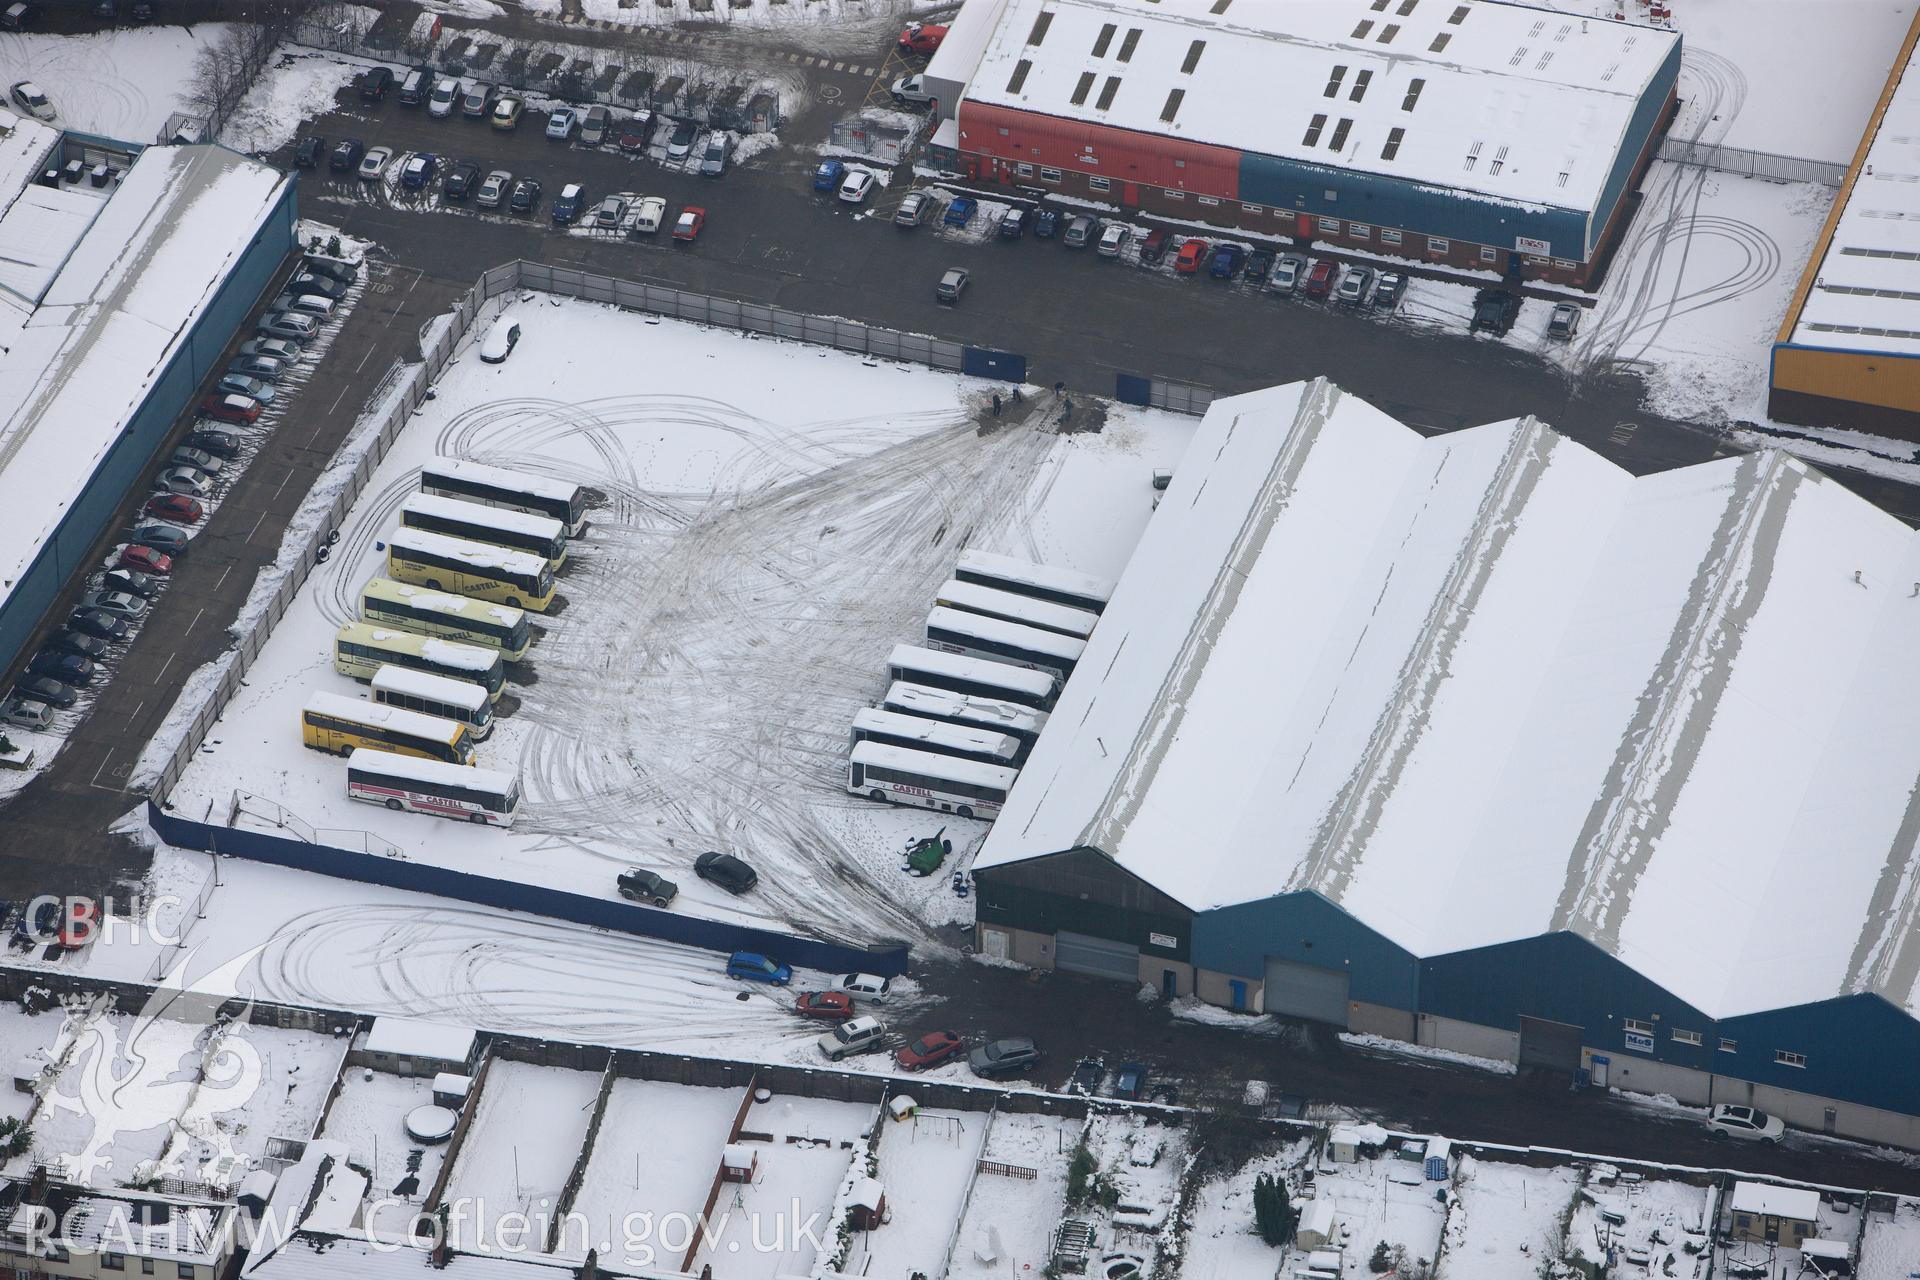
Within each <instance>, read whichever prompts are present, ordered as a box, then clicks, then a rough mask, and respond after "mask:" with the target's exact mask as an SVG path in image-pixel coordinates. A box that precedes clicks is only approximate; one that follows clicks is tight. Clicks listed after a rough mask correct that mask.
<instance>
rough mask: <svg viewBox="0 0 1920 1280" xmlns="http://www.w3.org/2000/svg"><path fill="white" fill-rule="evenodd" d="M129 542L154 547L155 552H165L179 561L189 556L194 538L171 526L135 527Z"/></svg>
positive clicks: (128, 538) (145, 525)
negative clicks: (184, 556) (189, 549)
mask: <svg viewBox="0 0 1920 1280" xmlns="http://www.w3.org/2000/svg"><path fill="white" fill-rule="evenodd" d="M127 541H129V542H137V543H139V544H140V545H141V546H143V547H152V548H153V549H154V550H155V551H164V552H166V553H167V554H168V555H170V556H172V557H173V558H174V559H175V560H178V559H179V558H180V557H181V556H183V555H185V554H187V544H188V543H190V542H192V541H193V538H192V537H191V536H190V535H189V534H188V533H187V532H186V530H184V529H176V528H174V527H173V526H172V525H170V524H142V525H135V526H134V529H133V532H132V533H131V534H129V535H128V537H127Z"/></svg>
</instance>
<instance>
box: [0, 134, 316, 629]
mask: <svg viewBox="0 0 1920 1280" xmlns="http://www.w3.org/2000/svg"><path fill="white" fill-rule="evenodd" d="M49 132H50V131H49ZM21 134H22V127H21V126H18V125H16V126H15V127H14V128H13V129H12V130H11V132H10V133H9V132H7V131H6V130H5V125H4V121H0V206H5V207H6V215H5V216H4V220H0V242H4V243H5V244H6V245H7V246H8V247H9V248H10V249H11V247H12V246H13V245H14V243H15V240H14V237H16V236H18V237H19V238H20V242H21V243H22V244H25V243H26V242H27V241H28V240H29V239H30V240H31V241H32V243H33V246H34V247H33V249H32V252H31V253H30V254H29V255H27V256H28V257H29V258H30V259H31V260H30V261H29V262H27V263H25V264H22V265H21V267H20V269H19V270H18V271H12V272H8V273H7V274H6V275H5V277H4V278H3V279H0V283H4V284H6V285H8V286H9V287H10V288H13V289H15V290H21V286H22V285H25V286H27V290H25V291H26V292H27V293H28V297H30V298H31V297H32V296H34V295H35V294H38V295H39V296H38V301H37V305H29V304H28V303H27V302H25V301H23V300H22V299H21V298H19V297H15V296H13V295H11V294H8V293H6V292H3V291H0V299H4V300H5V302H4V304H0V512H5V513H6V515H5V519H4V522H0V601H3V600H4V599H5V597H6V596H7V595H8V594H10V593H11V590H12V584H14V583H16V582H18V581H19V580H20V577H21V575H22V573H23V572H24V571H25V570H26V568H27V567H28V566H29V565H30V564H32V562H33V560H34V557H35V556H37V555H38V554H39V552H40V548H41V545H42V544H43V543H44V542H45V541H46V539H47V537H48V535H49V534H51V532H52V531H53V529H54V527H55V526H56V525H57V524H58V523H59V521H60V520H61V518H62V517H63V516H64V515H65V514H66V511H67V508H68V506H69V505H70V504H71V503H72V502H73V501H74V499H75V498H76V497H78V495H79V494H80V492H81V490H82V488H83V487H84V486H85V485H86V483H87V481H88V480H89V479H90V478H91V477H92V475H93V473H94V470H95V468H96V467H97V466H98V465H99V463H100V461H101V459H102V458H103V457H104V456H105V455H106V452H107V450H108V449H109V448H110V447H111V446H112V445H113V443H114V441H115V440H116V439H118V438H119V435H120V432H121V430H122V428H123V427H124V426H125V424H126V421H127V419H128V417H129V416H130V415H131V414H132V413H133V411H134V410H135V408H136V407H137V406H139V405H140V403H141V402H142V401H144V400H145V398H146V396H147V394H148V393H149V392H150V391H151V390H152V388H153V385H154V381H155V379H156V378H157V377H158V375H159V374H160V372H161V371H162V370H164V369H165V368H166V365H167V362H168V360H170V359H171V358H172V356H173V354H174V352H175V350H176V349H177V348H178V346H179V345H180V343H181V342H183V341H184V340H185V339H186V336H187V334H188V333H189V332H190V330H191V328H192V326H193V324H194V322H195V321H196V320H197V319H198V318H199V316H200V314H201V312H202V311H203V310H204V309H205V308H206V306H207V305H208V304H209V303H210V302H211V301H212V299H213V297H214V295H215V293H216V292H217V291H218V289H219V287H220V285H221V283H222V282H223V281H224V280H225V279H226V277H227V273H228V272H229V271H230V270H231V269H232V268H233V266H234V264H235V263H236V261H237V260H238V259H239V258H240V257H241V255H243V254H244V253H245V252H246V251H247V249H248V247H249V246H250V245H251V244H252V242H253V240H254V237H255V236H256V235H257V234H258V233H259V231H260V228H261V226H262V224H264V223H265V221H266V220H267V217H268V216H269V214H270V213H271V211H272V210H273V208H274V206H275V204H276V203H277V202H278V200H279V198H280V195H281V192H282V190H283V188H284V186H285V184H286V183H287V182H288V181H290V180H289V179H288V178H286V177H285V176H284V175H282V174H280V173H279V172H277V171H276V170H274V169H271V168H269V167H267V166H265V165H262V164H258V163H256V162H254V161H252V160H249V159H247V158H246V157H245V156H242V155H239V154H237V153H235V152H232V151H226V150H223V149H221V148H219V147H211V146H203V147H149V148H148V149H147V150H146V151H144V152H142V153H141V154H140V156H139V158H138V159H137V160H135V161H134V163H133V165H132V167H131V168H130V169H129V170H128V171H127V173H126V176H125V177H124V178H122V179H121V181H120V183H119V185H118V187H117V188H114V189H113V190H112V192H111V194H110V196H108V198H106V199H105V200H104V202H100V201H98V200H93V202H94V203H95V204H96V206H97V207H96V209H95V210H94V211H93V212H92V213H91V215H90V219H91V220H90V221H89V222H88V223H87V225H86V226H85V227H84V228H83V229H82V233H81V234H80V235H78V237H77V238H75V239H68V238H67V236H68V233H70V232H72V231H73V230H74V218H75V214H74V213H73V212H72V210H71V209H69V210H68V212H66V213H64V214H58V213H56V212H55V211H54V210H53V209H50V208H44V207H43V206H44V201H45V197H43V196H41V195H38V194H36V195H34V196H32V197H26V196H25V195H24V192H25V190H26V188H24V187H23V186H22V185H20V184H22V183H24V182H29V181H31V180H32V178H34V177H35V176H37V174H38V173H39V171H40V169H41V167H42V164H41V161H43V160H44V159H45V154H46V153H45V150H44V146H43V144H44V143H45V138H44V137H40V136H38V135H35V136H34V138H33V141H34V146H33V147H27V148H26V149H25V150H26V152H28V153H35V154H37V155H38V159H34V160H32V161H31V162H28V161H27V160H26V159H25V158H24V153H23V156H22V157H20V158H17V159H16V158H15V157H14V151H15V147H16V143H15V141H14V140H15V139H16V138H18V137H20V135H21ZM55 138H56V140H57V138H58V135H57V134H55ZM9 180H10V181H12V182H13V183H14V184H15V185H13V186H7V185H4V184H5V183H6V182H7V181H9ZM40 190H42V191H45V190H46V189H44V188H43V189H40ZM48 194H49V195H51V194H53V193H51V192H50V191H49V192H48ZM72 198H88V199H90V200H91V199H93V198H92V197H72ZM23 199H28V200H30V201H31V202H33V205H34V207H35V208H36V209H40V210H41V211H40V212H38V213H35V214H31V215H29V214H27V213H24V212H23V213H21V214H20V215H19V219H16V218H15V217H14V213H15V210H16V208H17V207H19V206H20V205H21V201H22V200H23ZM61 203H66V204H70V201H69V202H61ZM29 233H31V235H30V234H29ZM50 268H57V269H54V270H53V274H52V275H51V278H47V275H46V273H47V270H48V269H50Z"/></svg>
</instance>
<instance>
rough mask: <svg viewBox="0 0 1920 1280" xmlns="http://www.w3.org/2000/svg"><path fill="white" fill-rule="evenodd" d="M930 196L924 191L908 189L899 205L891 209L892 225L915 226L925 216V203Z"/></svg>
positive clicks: (929, 199) (928, 201)
mask: <svg viewBox="0 0 1920 1280" xmlns="http://www.w3.org/2000/svg"><path fill="white" fill-rule="evenodd" d="M931 202H932V197H931V196H929V195H927V193H926V192H924V191H909V192H908V193H907V194H906V195H905V196H904V197H902V198H901V201H900V207H899V208H898V209H895V210H894V211H893V225H894V226H896V227H917V226H919V225H920V223H921V220H922V219H924V218H925V217H926V216H927V205H928V204H930V203H931Z"/></svg>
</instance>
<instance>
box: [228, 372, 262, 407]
mask: <svg viewBox="0 0 1920 1280" xmlns="http://www.w3.org/2000/svg"><path fill="white" fill-rule="evenodd" d="M213 389H214V391H215V393H216V394H218V395H221V396H230V395H231V396H245V397H247V398H248V399H250V400H257V401H259V402H260V403H261V404H272V403H273V397H274V395H275V394H276V393H275V391H274V389H273V384H272V383H271V382H263V381H261V380H260V379H259V378H249V377H248V376H247V375H246V374H244V373H226V374H222V375H221V376H220V381H218V382H216V383H214V384H213Z"/></svg>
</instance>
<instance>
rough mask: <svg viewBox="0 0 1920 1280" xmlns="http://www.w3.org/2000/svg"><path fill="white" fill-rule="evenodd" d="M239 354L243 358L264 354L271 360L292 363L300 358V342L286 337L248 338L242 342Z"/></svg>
mask: <svg viewBox="0 0 1920 1280" xmlns="http://www.w3.org/2000/svg"><path fill="white" fill-rule="evenodd" d="M239 355H240V357H241V358H242V359H246V358H247V357H250V356H264V357H265V358H266V359H269V360H279V361H281V362H283V363H284V364H292V363H294V362H295V361H296V360H298V359H299V358H300V344H299V343H297V342H289V341H287V340H286V339H285V338H248V339H247V340H246V341H245V342H243V343H241V344H240V351H239Z"/></svg>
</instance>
